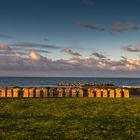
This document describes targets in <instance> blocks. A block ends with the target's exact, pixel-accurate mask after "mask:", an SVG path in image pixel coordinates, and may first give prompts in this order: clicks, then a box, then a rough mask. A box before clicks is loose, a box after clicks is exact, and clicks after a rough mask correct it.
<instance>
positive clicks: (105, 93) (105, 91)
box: [102, 89, 108, 98]
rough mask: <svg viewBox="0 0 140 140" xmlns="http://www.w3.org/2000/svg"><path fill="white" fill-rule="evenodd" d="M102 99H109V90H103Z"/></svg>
mask: <svg viewBox="0 0 140 140" xmlns="http://www.w3.org/2000/svg"><path fill="white" fill-rule="evenodd" d="M102 97H104V98H106V97H108V90H107V89H103V90H102Z"/></svg>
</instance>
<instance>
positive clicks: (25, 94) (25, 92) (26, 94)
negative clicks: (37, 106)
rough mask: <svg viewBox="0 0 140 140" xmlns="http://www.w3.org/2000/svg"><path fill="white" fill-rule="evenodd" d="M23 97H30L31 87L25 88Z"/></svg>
mask: <svg viewBox="0 0 140 140" xmlns="http://www.w3.org/2000/svg"><path fill="white" fill-rule="evenodd" d="M23 97H29V89H28V88H23Z"/></svg>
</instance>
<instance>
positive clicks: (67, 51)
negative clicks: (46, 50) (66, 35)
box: [62, 48, 81, 56]
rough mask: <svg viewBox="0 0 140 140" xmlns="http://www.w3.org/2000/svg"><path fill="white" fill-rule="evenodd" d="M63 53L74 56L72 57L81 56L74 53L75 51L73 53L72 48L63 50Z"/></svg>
mask: <svg viewBox="0 0 140 140" xmlns="http://www.w3.org/2000/svg"><path fill="white" fill-rule="evenodd" d="M62 52H64V53H67V54H69V55H72V56H81V54H80V53H77V52H74V51H73V50H72V49H70V48H64V49H63V50H62Z"/></svg>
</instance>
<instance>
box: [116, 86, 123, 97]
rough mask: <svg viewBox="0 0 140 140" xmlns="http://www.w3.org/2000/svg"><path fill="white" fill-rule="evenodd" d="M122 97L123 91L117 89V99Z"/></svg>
mask: <svg viewBox="0 0 140 140" xmlns="http://www.w3.org/2000/svg"><path fill="white" fill-rule="evenodd" d="M121 97H122V90H121V88H117V89H116V98H121Z"/></svg>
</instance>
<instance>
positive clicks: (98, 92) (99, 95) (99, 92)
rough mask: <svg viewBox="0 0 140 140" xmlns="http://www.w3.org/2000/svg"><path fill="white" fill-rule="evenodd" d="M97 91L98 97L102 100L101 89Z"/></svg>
mask: <svg viewBox="0 0 140 140" xmlns="http://www.w3.org/2000/svg"><path fill="white" fill-rule="evenodd" d="M95 91H96V97H97V98H100V97H101V89H98V88H97V89H96V90H95Z"/></svg>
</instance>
